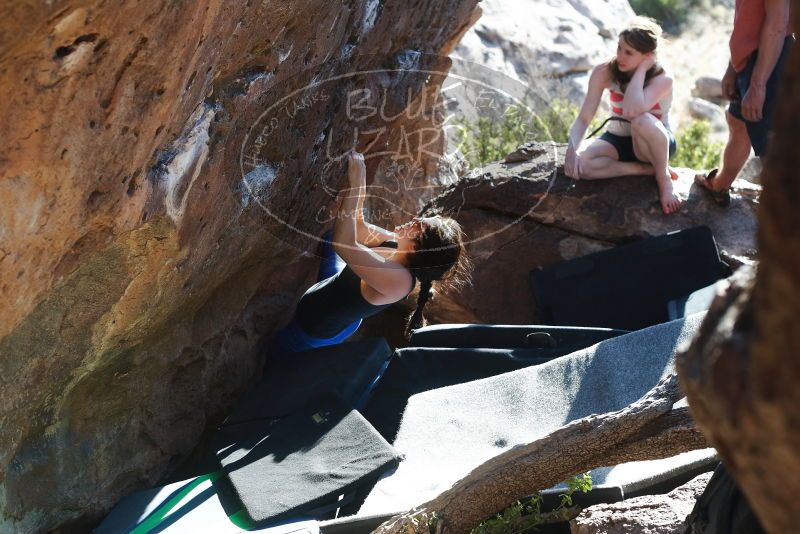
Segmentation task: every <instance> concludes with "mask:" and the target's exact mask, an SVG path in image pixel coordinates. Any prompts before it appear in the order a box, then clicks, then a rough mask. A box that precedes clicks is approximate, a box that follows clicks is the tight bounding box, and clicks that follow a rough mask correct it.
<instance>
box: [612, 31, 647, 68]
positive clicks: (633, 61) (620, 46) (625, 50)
mask: <svg viewBox="0 0 800 534" xmlns="http://www.w3.org/2000/svg"><path fill="white" fill-rule="evenodd" d="M644 57H645V54H642V53H641V52H639V51H638V50H636V49H635V48H634V47H632V46H631V45H630V44H629V43H628V42H627V41H626V40H625V37H623V36H620V38H619V41H618V43H617V65H618V66H619V70H621V71H622V72H633V71H635V70H636V67H638V66H639V63H641V62H642V60H643V59H644Z"/></svg>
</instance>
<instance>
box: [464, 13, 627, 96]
mask: <svg viewBox="0 0 800 534" xmlns="http://www.w3.org/2000/svg"><path fill="white" fill-rule="evenodd" d="M481 8H482V9H483V16H482V17H481V18H480V20H479V21H478V22H477V23H476V24H475V25H474V26H473V27H472V28H471V29H470V30H469V31H468V32H467V33H466V34H465V35H464V38H463V39H462V40H461V42H460V43H459V44H458V46H457V47H456V49H455V53H454V55H455V56H457V57H459V58H461V59H464V60H467V61H472V62H475V63H478V64H480V65H482V66H485V67H488V68H490V69H492V70H495V71H497V72H500V73H503V74H505V75H507V76H511V77H513V78H516V79H519V80H521V81H523V82H526V83H529V84H531V85H532V86H534V87H539V88H542V89H544V90H553V87H554V85H553V84H550V83H548V82H547V81H546V78H553V79H559V80H562V81H565V82H568V83H567V84H566V85H565V87H564V91H565V93H564V94H563V96H567V97H569V96H572V97H573V98H575V97H576V94H577V95H582V94H583V92H584V91H585V87H584V85H585V84H584V82H585V80H584V79H583V78H584V77H585V74H586V73H587V72H588V71H589V70H590V69H591V68H592V67H593V66H594V65H596V64H597V63H600V62H601V61H602V60H603V59H607V58H608V57H611V56H612V55H613V54H614V52H615V50H616V46H617V35H618V34H619V32H620V30H622V29H623V28H624V26H625V24H626V23H627V21H628V20H629V19H630V18H631V17H633V16H634V12H633V10H632V9H631V7H630V5H629V4H628V2H627V0H602V1H601V2H597V1H594V0H550V1H544V0H483V2H481Z"/></svg>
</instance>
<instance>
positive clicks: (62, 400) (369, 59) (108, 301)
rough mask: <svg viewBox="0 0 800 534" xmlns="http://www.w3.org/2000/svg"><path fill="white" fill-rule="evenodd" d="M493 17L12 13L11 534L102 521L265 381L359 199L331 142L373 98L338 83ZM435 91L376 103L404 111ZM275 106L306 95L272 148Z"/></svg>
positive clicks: (450, 8)
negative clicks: (345, 197) (325, 254)
mask: <svg viewBox="0 0 800 534" xmlns="http://www.w3.org/2000/svg"><path fill="white" fill-rule="evenodd" d="M475 4H476V0H463V1H450V0H421V1H420V2H416V3H414V4H413V5H412V4H409V3H407V2H403V1H400V0H369V1H367V2H345V3H342V2H329V1H323V0H316V1H314V0H301V1H296V2H265V1H247V2H245V1H242V2H227V1H226V2H223V1H215V0H200V1H194V2H184V1H177V2H176V1H166V0H162V1H157V0H153V1H147V0H146V1H142V2H129V1H125V2H113V3H107V2H91V1H88V2H78V3H72V4H69V5H67V4H63V3H59V2H56V3H45V2H32V1H28V0H24V1H19V2H14V3H13V5H12V6H10V7H8V8H7V10H6V12H5V13H4V14H5V16H4V18H3V20H2V21H0V124H2V137H1V139H2V143H0V377H2V378H1V379H2V382H3V383H2V387H0V428H2V429H3V432H2V433H0V473H3V474H2V475H0V494H2V495H3V499H0V502H2V503H4V509H3V516H2V517H4V519H2V520H0V530H3V529H4V528H10V529H11V530H12V531H26V532H36V531H47V530H51V529H53V528H56V527H59V526H61V525H65V524H72V525H81V524H85V523H83V522H85V521H89V522H91V521H92V520H93V519H95V518H97V517H99V515H100V514H102V513H103V512H104V511H105V510H107V509H108V508H109V507H110V506H111V505H113V504H114V502H115V501H116V500H117V499H118V498H119V497H120V496H121V495H123V494H125V493H127V492H129V491H131V490H132V489H135V488H137V487H141V486H142V485H144V484H147V483H153V482H155V481H156V480H157V479H158V478H159V476H160V475H161V474H162V473H163V471H164V469H165V467H166V465H167V463H168V461H169V460H170V459H171V458H173V457H175V456H176V455H180V454H183V453H186V452H188V451H189V450H190V449H191V448H192V446H193V445H194V443H195V442H196V440H197V439H198V437H199V435H200V433H201V432H202V430H203V428H204V426H205V424H206V423H207V421H214V420H215V419H216V418H218V417H219V416H220V414H222V413H223V412H224V410H225V409H226V407H228V406H229V405H230V404H231V402H232V401H233V400H234V399H235V398H236V396H237V395H238V394H239V393H240V392H241V391H242V390H243V388H245V387H246V386H247V385H248V384H251V383H253V382H254V381H255V380H256V378H257V374H258V373H259V372H260V367H261V364H262V362H263V358H262V356H263V349H264V347H263V346H261V345H262V344H263V342H264V340H266V339H268V338H269V335H270V334H271V333H272V332H274V331H275V330H276V329H277V328H279V327H280V326H281V325H282V324H285V323H286V322H287V321H288V319H289V314H290V313H291V309H292V305H293V303H294V301H295V300H296V298H297V296H298V295H299V293H300V291H302V289H303V287H304V284H305V283H306V282H307V279H308V278H309V276H310V275H312V274H313V273H312V271H313V270H314V268H315V265H316V264H315V261H314V257H313V252H314V250H315V247H316V244H317V243H316V241H315V240H314V239H312V238H311V237H312V236H314V235H319V234H320V233H321V231H322V229H323V226H324V223H323V222H320V219H319V217H317V216H316V214H317V212H318V211H319V210H320V208H325V207H328V206H331V205H332V204H333V202H334V199H335V194H332V191H335V190H336V189H337V188H338V187H339V185H340V184H341V181H340V180H339V176H341V178H344V176H343V174H342V173H341V170H342V169H343V166H341V165H338V164H337V163H336V162H335V161H334V164H333V165H331V158H330V157H327V158H326V157H322V154H327V155H328V156H330V154H331V153H336V154H343V153H345V152H346V150H347V149H348V147H349V146H350V144H351V143H352V141H351V140H348V138H347V136H346V135H344V134H343V133H341V129H340V130H337V129H336V127H338V126H341V125H346V124H347V121H348V120H351V119H352V117H351V115H350V114H349V111H350V110H348V109H347V98H345V94H346V92H347V91H348V90H350V89H352V88H353V87H358V86H359V83H360V82H359V79H358V78H356V77H353V76H342V74H343V73H351V72H354V71H362V70H375V69H381V68H387V67H389V66H392V67H397V66H398V65H399V66H400V67H401V70H402V68H404V67H403V65H406V64H407V63H408V61H409V60H410V59H409V58H411V59H414V58H418V57H420V56H419V54H423V55H422V56H421V57H422V59H421V60H419V61H423V62H424V61H427V60H426V59H425V58H426V57H427V56H425V54H433V55H435V54H442V53H444V54H447V53H449V51H450V49H451V48H452V47H453V46H454V43H455V41H456V39H457V38H458V36H459V35H460V34H461V33H463V31H465V30H466V28H467V27H468V26H469V24H471V22H474V18H475V13H476V11H475ZM431 57H433V56H431ZM434 66H435V67H436V68H440V69H441V68H442V67H443V65H442V63H441V61H439V63H438V64H436V65H434ZM445 66H446V65H445ZM321 80H325V81H326V84H325V86H324V91H323V90H322V89H321V87H322V86H320V85H319V84H318V82H320V81H321ZM440 81H441V80H436V79H433V80H426V79H424V78H423V77H419V76H414V75H408V76H405V75H403V74H402V73H400V74H392V75H386V76H384V77H377V78H375V79H372V80H371V81H370V82H369V83H370V84H371V87H374V88H375V89H376V90H377V89H385V90H386V91H387V93H386V94H387V95H389V99H390V101H392V102H395V107H396V108H398V109H402V107H403V106H404V105H406V104H404V102H405V101H404V100H403V98H402V95H405V94H407V90H408V89H409V88H410V89H411V94H413V95H415V96H414V98H415V99H419V95H420V94H421V92H422V91H423V90H429V88H430V86H431V84H434V85H435V84H436V83H440ZM315 84H316V85H315ZM426 86H427V87H428V89H424V88H425V87H426ZM309 87H312V88H320V89H319V90H314V91H311V90H309ZM294 91H298V93H296V94H293V92H294ZM278 95H293V96H292V97H291V100H290V101H287V102H288V104H291V105H290V107H289V108H288V109H289V115H287V117H288V120H282V121H279V122H280V124H278V125H277V126H276V127H275V128H273V129H272V130H269V129H268V130H265V129H264V128H265V127H267V128H269V127H270V122H269V121H268V122H264V120H265V118H266V119H269V118H270V117H269V115H268V113H267V110H268V108H269V106H271V105H273V104H274V103H275V102H277V101H278V100H279V98H278ZM323 96H326V98H323ZM281 109H283V108H281ZM292 113H293V114H292ZM265 114H266V115H265ZM400 122H401V123H402V120H401V121H400ZM392 126H393V127H397V126H398V124H393V125H392ZM337 131H338V132H340V133H337ZM259 136H261V137H260V138H259ZM253 147H255V148H253ZM324 151H327V152H324ZM248 157H249V158H250V159H248ZM337 165H338V166H337ZM375 165H376V166H377V165H380V163H378V162H376V164H375ZM326 173H327V175H329V176H330V177H331V182H330V185H331V186H332V187H325V186H324V183H323V182H322V181H321V180H320V179H319V177H320V176H322V175H326ZM321 184H322V186H321Z"/></svg>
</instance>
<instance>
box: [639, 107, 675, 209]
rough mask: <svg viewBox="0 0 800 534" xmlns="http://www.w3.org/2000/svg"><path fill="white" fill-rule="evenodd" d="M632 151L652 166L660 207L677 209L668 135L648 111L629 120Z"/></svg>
mask: <svg viewBox="0 0 800 534" xmlns="http://www.w3.org/2000/svg"><path fill="white" fill-rule="evenodd" d="M631 132H632V134H633V151H634V153H635V154H636V157H637V158H638V159H639V160H641V161H644V162H648V163H650V164H651V165H652V166H653V170H654V171H655V177H656V183H657V184H658V197H659V199H660V200H661V209H662V211H663V212H664V213H666V214H670V213H674V212H675V211H677V210H678V208H679V207H680V205H681V200H680V199H679V198H678V197H677V196H676V195H675V191H674V190H673V188H672V171H671V169H670V168H669V144H670V135H669V132H667V129H666V127H665V126H664V124H662V122H661V121H660V120H658V119H656V118H655V117H654V116H653V115H651V114H650V113H642V114H641V115H639V116H638V117H635V118H634V119H633V120H631Z"/></svg>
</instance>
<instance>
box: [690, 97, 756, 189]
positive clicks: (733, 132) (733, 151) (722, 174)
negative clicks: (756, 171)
mask: <svg viewBox="0 0 800 534" xmlns="http://www.w3.org/2000/svg"><path fill="white" fill-rule="evenodd" d="M725 118H726V119H727V120H728V142H727V143H725V149H724V150H723V152H722V164H721V165H720V167H719V169H718V170H717V171H716V172H714V171H711V172H710V173H709V174H708V176H707V180H706V183H707V184H708V185H707V187H708V188H709V189H711V190H712V191H724V190H726V189H728V188H729V187H730V186H731V184H732V183H733V181H734V180H735V179H736V177H737V176H738V175H739V172H741V170H742V168H743V167H744V165H745V163H747V159H748V158H749V157H750V145H751V142H750V136H749V135H748V133H747V125H746V124H745V122H744V121H743V120H741V119H737V118H736V117H735V116H734V115H733V114H732V113H731V112H730V111H727V112H726V113H725ZM701 183H702V182H701Z"/></svg>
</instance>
